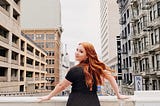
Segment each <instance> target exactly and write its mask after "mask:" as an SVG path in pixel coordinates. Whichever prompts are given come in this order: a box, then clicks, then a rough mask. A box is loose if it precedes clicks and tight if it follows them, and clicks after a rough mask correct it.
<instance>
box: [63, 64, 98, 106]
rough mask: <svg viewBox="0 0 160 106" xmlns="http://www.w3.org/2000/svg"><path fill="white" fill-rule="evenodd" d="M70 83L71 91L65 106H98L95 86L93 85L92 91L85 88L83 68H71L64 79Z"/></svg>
mask: <svg viewBox="0 0 160 106" xmlns="http://www.w3.org/2000/svg"><path fill="white" fill-rule="evenodd" d="M65 78H66V79H67V80H68V81H70V82H72V90H71V93H70V95H69V98H68V102H67V106H100V103H99V99H98V96H97V85H96V83H94V84H93V88H92V91H89V88H88V87H87V86H86V82H85V76H84V73H83V68H81V67H78V66H75V67H72V68H71V69H70V70H69V71H68V73H67V75H66V77H65Z"/></svg>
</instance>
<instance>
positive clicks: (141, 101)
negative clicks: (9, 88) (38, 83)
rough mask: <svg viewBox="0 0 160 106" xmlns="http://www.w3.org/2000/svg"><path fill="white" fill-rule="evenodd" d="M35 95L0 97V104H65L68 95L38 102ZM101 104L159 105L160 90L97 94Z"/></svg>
mask: <svg viewBox="0 0 160 106" xmlns="http://www.w3.org/2000/svg"><path fill="white" fill-rule="evenodd" d="M38 98H39V97H38V96H37V97H9V96H8V97H7V96H3V97H0V106H65V105H66V102H67V99H68V96H56V97H53V98H52V99H51V100H49V101H45V102H41V103H39V102H38ZM99 100H100V103H101V106H151V104H152V105H153V106H160V91H138V92H135V95H132V96H130V98H129V99H125V100H119V99H117V98H116V96H99Z"/></svg>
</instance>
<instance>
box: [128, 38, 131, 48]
mask: <svg viewBox="0 0 160 106" xmlns="http://www.w3.org/2000/svg"><path fill="white" fill-rule="evenodd" d="M128 46H129V50H131V41H130V40H128Z"/></svg>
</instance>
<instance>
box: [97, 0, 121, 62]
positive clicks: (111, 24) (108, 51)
mask: <svg viewBox="0 0 160 106" xmlns="http://www.w3.org/2000/svg"><path fill="white" fill-rule="evenodd" d="M100 14H101V15H100V24H101V48H102V60H103V61H104V62H105V63H106V64H110V63H112V62H111V61H113V60H114V58H115V57H116V56H117V52H116V51H117V47H116V46H117V44H116V36H117V35H119V33H120V25H119V17H120V16H119V11H118V5H117V3H116V1H112V0H100Z"/></svg>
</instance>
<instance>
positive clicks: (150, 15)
mask: <svg viewBox="0 0 160 106" xmlns="http://www.w3.org/2000/svg"><path fill="white" fill-rule="evenodd" d="M150 21H152V11H150Z"/></svg>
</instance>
